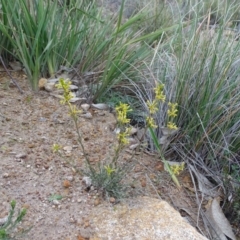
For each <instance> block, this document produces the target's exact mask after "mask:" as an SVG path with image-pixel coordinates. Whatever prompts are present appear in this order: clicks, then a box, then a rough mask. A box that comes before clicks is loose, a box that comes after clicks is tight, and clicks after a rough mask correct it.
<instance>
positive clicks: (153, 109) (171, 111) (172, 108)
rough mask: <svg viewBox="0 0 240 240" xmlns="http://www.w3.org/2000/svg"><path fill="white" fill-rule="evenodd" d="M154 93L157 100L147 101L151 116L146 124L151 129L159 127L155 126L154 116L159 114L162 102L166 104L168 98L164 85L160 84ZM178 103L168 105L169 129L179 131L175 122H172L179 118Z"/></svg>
mask: <svg viewBox="0 0 240 240" xmlns="http://www.w3.org/2000/svg"><path fill="white" fill-rule="evenodd" d="M154 93H155V99H154V100H153V101H147V107H148V111H149V116H148V117H147V118H146V124H147V127H150V128H156V127H157V125H156V124H155V121H154V119H153V115H154V114H155V113H157V111H158V107H159V103H160V102H165V100H166V96H165V94H164V85H163V84H158V85H157V86H156V88H154ZM177 112H178V110H177V103H168V111H167V114H168V118H169V119H170V121H168V123H167V127H168V128H169V129H172V130H177V129H178V128H177V126H176V124H175V123H174V122H172V121H171V120H172V118H175V117H176V116H177Z"/></svg>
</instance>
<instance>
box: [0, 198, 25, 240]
mask: <svg viewBox="0 0 240 240" xmlns="http://www.w3.org/2000/svg"><path fill="white" fill-rule="evenodd" d="M15 207H16V201H14V200H13V201H11V209H10V211H9V215H8V218H7V221H6V222H5V223H4V224H3V225H2V226H0V239H1V240H10V239H14V238H13V237H12V236H11V233H12V232H13V230H14V229H15V228H16V226H17V224H19V223H20V222H21V221H22V219H23V218H24V216H25V215H26V213H27V210H26V209H25V208H23V209H22V210H21V211H20V212H19V213H18V214H17V217H16V219H15V220H13V218H14V212H15ZM28 231H29V230H27V231H24V232H22V233H21V234H23V233H26V232H28Z"/></svg>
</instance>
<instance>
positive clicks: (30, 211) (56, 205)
mask: <svg viewBox="0 0 240 240" xmlns="http://www.w3.org/2000/svg"><path fill="white" fill-rule="evenodd" d="M0 70H1V72H0V114H1V115H0V135H1V137H0V160H1V161H0V193H1V194H0V218H3V217H5V216H6V215H7V213H8V210H9V203H10V201H11V200H13V199H15V200H16V201H17V209H20V208H21V207H25V208H27V215H26V216H25V218H24V220H23V222H22V223H21V224H20V225H19V227H18V228H17V229H16V231H20V230H21V229H22V228H24V229H26V228H28V227H32V229H31V231H30V232H29V233H28V235H27V236H25V237H23V238H24V239H34V240H38V239H39V240H40V239H41V240H42V239H46V240H47V239H49V240H50V239H51V240H54V239H66V240H67V239H68V240H70V239H80V238H79V237H80V236H83V237H85V239H87V237H89V236H90V235H91V227H90V226H89V225H88V220H86V219H87V216H88V215H89V213H90V212H91V211H93V210H94V207H95V206H97V205H99V204H101V203H103V202H104V201H109V200H108V199H103V198H102V196H101V192H99V191H97V190H96V189H92V190H90V191H87V190H86V187H85V185H84V183H83V181H82V178H83V176H84V174H83V171H84V170H86V166H85V161H84V157H83V153H82V151H81V148H80V147H79V145H78V143H77V134H76V132H75V130H74V126H73V122H72V120H71V118H70V116H69V115H68V109H67V107H66V106H63V105H60V103H59V99H57V98H54V97H53V96H50V94H49V93H48V92H45V91H40V92H38V93H33V92H31V91H30V90H29V89H28V87H27V86H28V84H27V80H26V77H25V76H24V74H23V73H22V72H19V73H18V72H17V73H13V76H14V78H15V79H16V81H17V82H18V83H19V85H20V86H21V88H22V89H23V91H24V94H21V93H20V92H19V91H18V89H17V88H16V87H15V86H13V85H12V84H11V83H10V79H9V77H8V76H7V75H6V73H4V71H3V70H2V69H0ZM8 85H9V86H8ZM91 113H92V115H93V118H92V119H85V118H82V117H79V128H80V131H81V132H82V134H83V139H84V146H85V148H86V152H87V153H88V156H89V158H90V161H91V163H92V164H93V165H94V164H96V163H99V162H100V163H102V162H103V161H104V160H105V159H107V158H108V157H110V156H111V153H112V152H113V151H114V144H115V143H116V138H115V134H114V132H113V131H112V130H113V129H112V127H113V126H114V123H115V118H114V116H113V115H112V113H110V112H108V111H102V110H94V109H92V110H91ZM55 143H58V144H60V145H61V146H63V149H62V150H61V155H62V156H59V155H58V154H56V153H53V151H52V146H53V144H55ZM121 161H123V162H127V163H128V164H129V169H131V171H130V172H128V173H127V176H126V179H127V183H128V184H129V186H130V187H129V189H128V197H134V196H139V195H146V196H152V197H162V198H163V199H165V200H167V201H168V202H169V203H170V204H172V205H173V206H174V207H175V209H177V210H180V209H190V210H189V213H192V214H190V215H191V216H189V217H190V218H189V219H190V221H191V222H192V224H193V225H195V224H196V215H195V213H197V206H196V205H195V203H194V193H191V192H190V191H187V190H183V191H178V190H177V189H176V187H175V186H174V184H173V183H172V182H171V180H170V178H169V176H168V175H167V174H166V173H165V172H164V171H163V168H162V164H161V162H160V161H159V159H157V157H156V156H151V155H149V154H146V153H141V154H136V155H134V156H133V157H132V154H130V153H129V150H126V151H125V152H124V153H123V156H122V158H121ZM183 175H184V174H183ZM183 181H184V182H185V184H190V185H191V182H190V179H189V178H186V174H185V177H184V179H183ZM52 195H60V196H62V199H61V200H57V201H56V200H55V201H53V199H51V196H52ZM181 211H182V214H183V216H186V215H189V214H187V213H186V212H185V211H184V210H181ZM18 237H19V238H20V235H18ZM83 239H84V238H83Z"/></svg>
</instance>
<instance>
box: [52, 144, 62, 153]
mask: <svg viewBox="0 0 240 240" xmlns="http://www.w3.org/2000/svg"><path fill="white" fill-rule="evenodd" d="M61 148H62V147H61V146H60V145H59V144H55V143H54V144H53V146H52V151H53V152H54V153H55V152H58V151H59V150H60V149H61Z"/></svg>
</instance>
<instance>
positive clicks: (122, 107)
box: [115, 102, 132, 113]
mask: <svg viewBox="0 0 240 240" xmlns="http://www.w3.org/2000/svg"><path fill="white" fill-rule="evenodd" d="M115 109H116V112H117V113H118V112H123V113H127V112H130V111H132V109H131V108H130V106H129V105H128V104H126V103H121V102H120V104H119V105H118V106H117V107H116V108H115Z"/></svg>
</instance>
